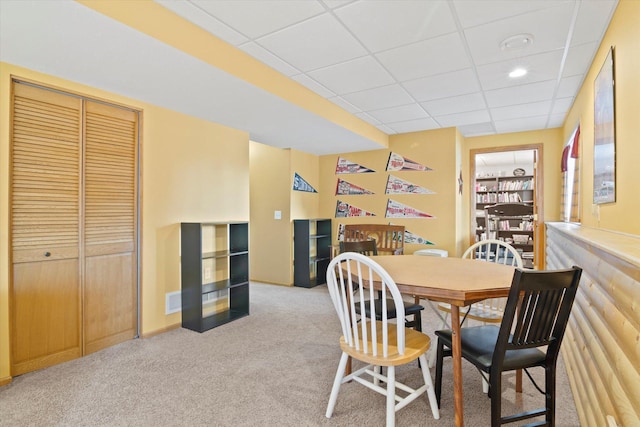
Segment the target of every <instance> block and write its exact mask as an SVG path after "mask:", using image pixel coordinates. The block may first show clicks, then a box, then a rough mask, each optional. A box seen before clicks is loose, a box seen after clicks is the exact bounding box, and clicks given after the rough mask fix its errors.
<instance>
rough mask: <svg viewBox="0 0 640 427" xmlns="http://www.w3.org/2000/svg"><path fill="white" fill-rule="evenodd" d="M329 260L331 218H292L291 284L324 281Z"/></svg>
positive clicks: (303, 285) (311, 285)
mask: <svg viewBox="0 0 640 427" xmlns="http://www.w3.org/2000/svg"><path fill="white" fill-rule="evenodd" d="M329 261H331V220H330V219H294V220H293V284H294V286H301V287H303V288H312V287H314V286H317V285H320V284H323V283H326V280H327V278H326V275H327V267H328V266H329Z"/></svg>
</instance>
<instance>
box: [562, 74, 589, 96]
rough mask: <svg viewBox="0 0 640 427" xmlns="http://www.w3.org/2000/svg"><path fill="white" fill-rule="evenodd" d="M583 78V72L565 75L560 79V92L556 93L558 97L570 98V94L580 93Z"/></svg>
mask: <svg viewBox="0 0 640 427" xmlns="http://www.w3.org/2000/svg"><path fill="white" fill-rule="evenodd" d="M583 79H584V75H583V74H580V75H576V76H569V77H563V78H562V79H560V84H558V92H557V93H556V97H557V98H568V97H570V96H575V95H576V94H577V93H578V89H580V85H582V80H583Z"/></svg>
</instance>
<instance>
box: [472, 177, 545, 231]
mask: <svg viewBox="0 0 640 427" xmlns="http://www.w3.org/2000/svg"><path fill="white" fill-rule="evenodd" d="M533 182H534V181H533V176H532V175H523V176H494V177H486V178H476V183H475V203H476V233H475V234H476V241H478V240H483V239H486V238H489V237H488V234H487V221H486V218H485V211H484V210H485V208H486V207H487V206H491V205H495V204H496V203H525V204H529V205H532V206H533V199H534V193H535V188H534V184H533Z"/></svg>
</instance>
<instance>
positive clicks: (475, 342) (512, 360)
mask: <svg viewBox="0 0 640 427" xmlns="http://www.w3.org/2000/svg"><path fill="white" fill-rule="evenodd" d="M499 331H500V327H499V326H495V325H486V326H474V327H470V328H461V329H460V339H461V340H462V357H464V358H465V359H467V360H474V361H476V362H477V364H476V363H474V364H475V365H476V366H477V367H478V368H480V369H482V370H483V371H484V372H489V369H490V368H491V362H492V360H493V351H494V349H495V347H496V341H497V340H498V332H499ZM436 335H437V336H438V337H439V338H440V339H442V340H443V342H444V343H445V345H446V346H447V347H449V349H451V330H442V331H436ZM545 357H546V356H545V353H543V352H542V351H540V350H538V349H537V348H527V349H520V350H508V351H507V352H506V355H505V358H504V365H503V368H504V369H503V370H505V371H511V370H515V369H522V368H526V367H530V366H536V365H543V364H544V362H545Z"/></svg>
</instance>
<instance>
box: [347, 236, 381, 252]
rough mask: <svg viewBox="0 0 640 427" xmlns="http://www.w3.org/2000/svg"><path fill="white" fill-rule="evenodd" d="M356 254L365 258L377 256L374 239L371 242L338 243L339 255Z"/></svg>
mask: <svg viewBox="0 0 640 427" xmlns="http://www.w3.org/2000/svg"><path fill="white" fill-rule="evenodd" d="M343 252H357V253H359V254H362V255H366V256H375V255H378V247H377V246H376V239H373V240H358V241H356V240H354V241H352V242H340V253H343Z"/></svg>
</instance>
